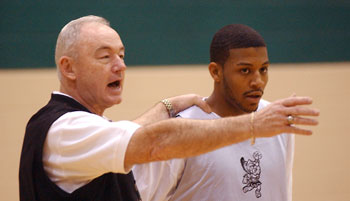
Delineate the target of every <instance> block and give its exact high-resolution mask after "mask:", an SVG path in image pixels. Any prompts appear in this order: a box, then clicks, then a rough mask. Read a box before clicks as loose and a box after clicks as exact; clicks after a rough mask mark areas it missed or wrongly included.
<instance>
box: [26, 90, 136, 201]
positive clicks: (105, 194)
mask: <svg viewBox="0 0 350 201" xmlns="http://www.w3.org/2000/svg"><path fill="white" fill-rule="evenodd" d="M73 111H86V112H90V111H89V110H88V109H86V108H85V107H84V106H82V105H81V104H80V103H78V102H77V101H75V100H73V99H71V98H69V97H67V96H63V95H58V94H52V96H51V100H50V101H49V103H48V104H47V105H46V106H45V107H43V108H42V109H40V110H39V111H38V112H37V113H36V114H35V115H33V116H32V117H31V119H30V120H29V122H28V124H27V128H26V133H25V136H24V141H23V147H22V154H21V161H20V168H19V190H20V200H21V201H73V200H74V201H121V200H123V201H136V200H140V198H139V194H138V192H137V189H136V186H135V180H134V177H133V175H132V172H130V173H129V174H115V173H111V172H110V173H106V174H104V175H102V176H100V177H98V178H95V179H94V180H92V181H91V182H89V183H88V184H86V185H84V186H82V187H81V188H79V189H77V190H75V191H74V192H72V193H67V192H65V191H64V190H62V189H60V188H59V187H58V186H57V185H56V184H55V183H53V182H52V181H51V180H50V179H49V178H48V176H47V175H46V173H45V171H44V166H43V162H42V157H43V155H42V153H43V146H44V142H45V138H46V135H47V132H48V130H49V128H50V127H51V125H52V124H53V122H55V121H56V120H57V119H58V118H59V117H61V116H62V115H64V114H65V113H67V112H73Z"/></svg>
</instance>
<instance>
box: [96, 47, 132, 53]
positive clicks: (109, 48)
mask: <svg viewBox="0 0 350 201" xmlns="http://www.w3.org/2000/svg"><path fill="white" fill-rule="evenodd" d="M112 49H113V48H111V47H110V46H102V47H99V48H97V49H96V52H97V51H100V50H112ZM119 51H125V47H124V46H122V47H120V48H119Z"/></svg>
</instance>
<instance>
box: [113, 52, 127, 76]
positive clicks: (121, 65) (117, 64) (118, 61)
mask: <svg viewBox="0 0 350 201" xmlns="http://www.w3.org/2000/svg"><path fill="white" fill-rule="evenodd" d="M112 70H113V72H118V71H125V70H126V65H125V62H124V59H123V58H121V57H120V56H118V55H116V56H115V60H114V62H113V67H112Z"/></svg>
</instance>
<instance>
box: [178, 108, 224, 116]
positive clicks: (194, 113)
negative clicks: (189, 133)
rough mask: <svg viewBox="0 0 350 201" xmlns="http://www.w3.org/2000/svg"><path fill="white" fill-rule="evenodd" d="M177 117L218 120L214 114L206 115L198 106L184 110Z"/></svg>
mask: <svg viewBox="0 0 350 201" xmlns="http://www.w3.org/2000/svg"><path fill="white" fill-rule="evenodd" d="M176 116H177V117H181V118H187V119H189V118H191V119H213V118H218V117H217V115H215V114H214V113H209V114H208V113H206V112H204V111H203V110H202V109H201V108H199V107H198V106H192V107H189V108H187V109H186V110H184V111H182V112H179V113H178V114H177V115H176Z"/></svg>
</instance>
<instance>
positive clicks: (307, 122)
mask: <svg viewBox="0 0 350 201" xmlns="http://www.w3.org/2000/svg"><path fill="white" fill-rule="evenodd" d="M293 124H299V125H308V126H316V125H318V121H317V120H316V119H310V118H304V117H299V116H295V117H294V118H293ZM286 125H289V122H288V120H287V118H286Z"/></svg>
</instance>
